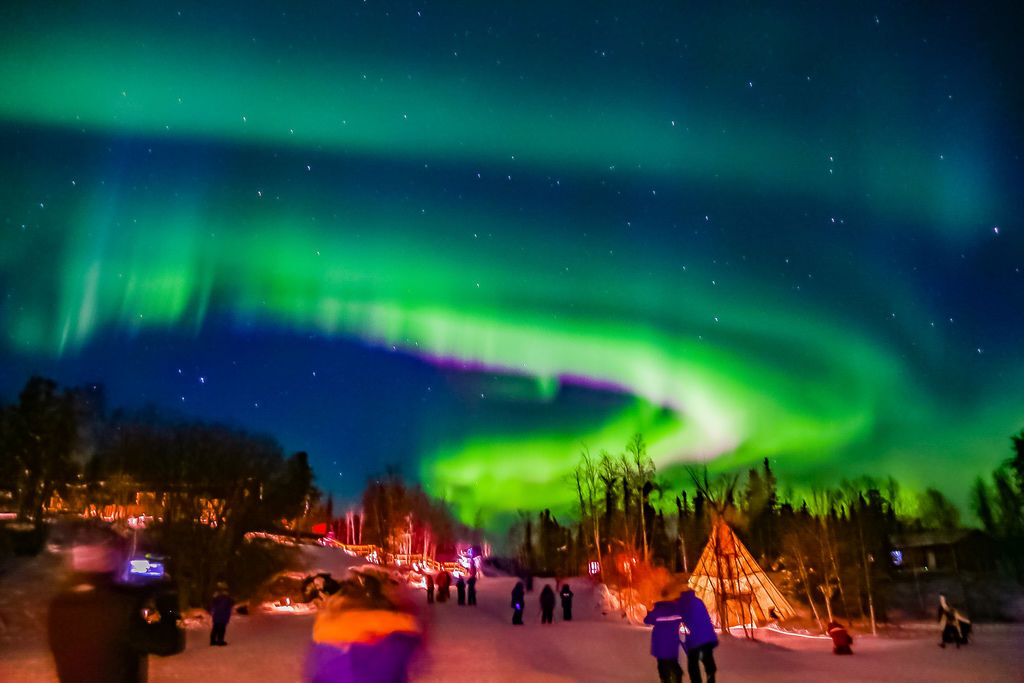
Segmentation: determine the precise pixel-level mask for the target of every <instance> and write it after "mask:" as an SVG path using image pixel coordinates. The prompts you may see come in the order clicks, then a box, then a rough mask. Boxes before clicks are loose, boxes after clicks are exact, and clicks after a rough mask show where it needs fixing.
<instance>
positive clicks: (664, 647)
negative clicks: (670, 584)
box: [644, 588, 718, 683]
mask: <svg viewBox="0 0 1024 683" xmlns="http://www.w3.org/2000/svg"><path fill="white" fill-rule="evenodd" d="M668 595H670V593H668V592H665V593H663V594H662V596H663V597H668ZM644 623H645V624H650V625H651V626H654V630H653V631H652V632H651V654H652V655H654V657H655V658H656V659H657V660H658V676H660V678H661V680H662V681H663V682H664V683H680V682H681V681H682V680H683V670H682V668H681V667H680V666H679V627H680V626H686V630H687V634H686V641H685V642H684V643H683V650H685V651H686V670H687V672H688V673H689V674H690V680H691V681H693V683H700V681H701V680H703V679H702V677H701V674H700V664H701V662H703V663H704V672H705V673H706V674H707V679H706V680H707V683H714V681H715V670H716V668H715V657H714V648H715V646H717V645H718V636H716V635H715V628H714V626H713V625H712V624H711V617H710V616H709V615H708V609H707V607H705V606H704V603H703V602H701V599H700V598H698V597H697V595H696V594H695V593H694V592H693V591H692V590H690V589H689V588H686V589H684V590H683V592H682V593H681V594H680V595H679V597H678V598H676V599H675V600H664V601H662V602H656V603H654V607H653V608H652V609H651V610H650V611H649V612H648V613H647V616H646V617H645V618H644Z"/></svg>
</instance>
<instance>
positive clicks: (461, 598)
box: [455, 576, 466, 605]
mask: <svg viewBox="0 0 1024 683" xmlns="http://www.w3.org/2000/svg"><path fill="white" fill-rule="evenodd" d="M455 592H456V594H457V595H458V602H459V604H460V605H465V604H466V580H465V579H463V578H462V577H461V576H460V577H459V580H458V581H456V582H455Z"/></svg>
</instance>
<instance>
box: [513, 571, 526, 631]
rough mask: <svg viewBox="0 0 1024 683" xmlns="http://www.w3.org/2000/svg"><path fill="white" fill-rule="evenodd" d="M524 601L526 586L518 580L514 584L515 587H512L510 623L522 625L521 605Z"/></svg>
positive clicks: (523, 604)
mask: <svg viewBox="0 0 1024 683" xmlns="http://www.w3.org/2000/svg"><path fill="white" fill-rule="evenodd" d="M525 603H526V588H525V586H523V582H522V581H520V582H519V583H517V584H516V587H515V588H513V589H512V604H511V606H512V610H513V612H512V625H513V626H522V625H523V607H524V606H525Z"/></svg>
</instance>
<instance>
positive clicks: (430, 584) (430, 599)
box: [427, 574, 434, 605]
mask: <svg viewBox="0 0 1024 683" xmlns="http://www.w3.org/2000/svg"><path fill="white" fill-rule="evenodd" d="M427 604H428V605H432V604H434V577H433V576H431V575H430V574H427Z"/></svg>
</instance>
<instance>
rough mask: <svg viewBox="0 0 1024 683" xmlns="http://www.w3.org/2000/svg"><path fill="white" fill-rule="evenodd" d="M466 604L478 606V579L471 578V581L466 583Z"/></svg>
mask: <svg viewBox="0 0 1024 683" xmlns="http://www.w3.org/2000/svg"><path fill="white" fill-rule="evenodd" d="M466 604H467V605H475V604H476V577H475V576H470V577H469V580H468V581H466Z"/></svg>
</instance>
